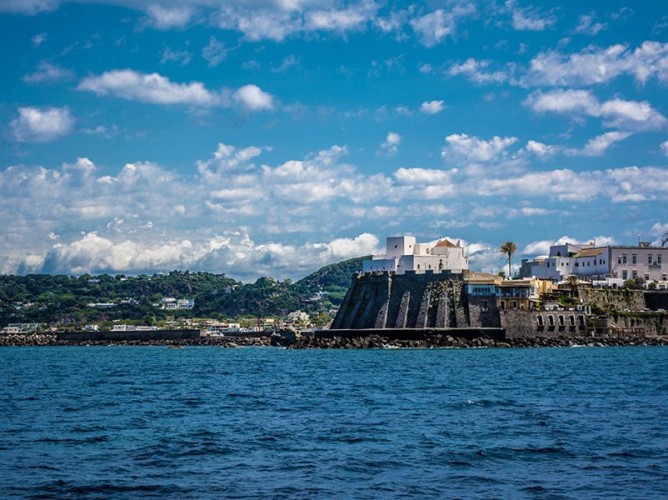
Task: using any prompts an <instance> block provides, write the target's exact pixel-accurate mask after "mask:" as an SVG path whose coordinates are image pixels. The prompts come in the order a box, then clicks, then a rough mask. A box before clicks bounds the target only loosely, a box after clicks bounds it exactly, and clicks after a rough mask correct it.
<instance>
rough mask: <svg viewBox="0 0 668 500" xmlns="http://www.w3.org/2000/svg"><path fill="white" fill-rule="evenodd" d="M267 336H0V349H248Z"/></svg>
mask: <svg viewBox="0 0 668 500" xmlns="http://www.w3.org/2000/svg"><path fill="white" fill-rule="evenodd" d="M270 343H271V342H270V338H269V336H265V337H244V336H234V337H217V336H216V337H213V336H212V337H207V336H203V337H199V338H195V339H179V340H176V339H166V340H165V339H161V340H155V339H139V340H119V341H109V340H92V339H90V340H87V339H83V340H79V341H73V340H59V339H58V338H57V336H56V335H50V334H31V335H3V336H0V347H35V346H82V345H83V346H169V347H185V346H200V347H206V346H209V347H230V348H233V347H250V346H269V345H270Z"/></svg>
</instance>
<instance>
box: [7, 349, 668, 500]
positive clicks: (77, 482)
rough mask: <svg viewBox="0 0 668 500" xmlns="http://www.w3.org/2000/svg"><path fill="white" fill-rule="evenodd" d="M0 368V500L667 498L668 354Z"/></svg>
mask: <svg viewBox="0 0 668 500" xmlns="http://www.w3.org/2000/svg"><path fill="white" fill-rule="evenodd" d="M2 354H3V356H4V358H5V359H4V366H3V370H2V371H0V387H1V388H3V389H2V390H1V391H2V396H1V398H0V400H1V401H2V402H3V403H7V404H3V405H0V407H1V408H0V417H1V418H0V436H2V437H1V438H0V497H11V496H19V497H33V498H67V497H70V498H74V497H89V498H107V497H113V498H136V497H156V498H157V497H160V498H164V497H168V498H220V497H253V498H261V497H268V498H314V497H345V498H378V497H379V496H381V497H415V498H443V497H477V498H488V497H504V498H513V497H539V498H567V497H569V496H583V497H590V498H592V497H594V498H598V497H604V496H610V495H612V496H617V497H635V498H639V497H649V496H657V494H658V493H657V492H666V489H665V484H668V468H667V467H666V465H665V464H666V463H668V429H667V428H666V426H665V425H663V423H665V422H668V405H665V396H666V391H667V390H668V389H667V388H668V386H667V385H666V384H665V382H661V381H660V377H661V376H662V375H661V374H663V373H664V369H665V366H666V365H667V364H668V363H667V362H668V348H665V349H652V348H638V349H615V348H608V349H600V350H595V349H589V348H582V349H544V350H540V349H536V350H521V349H512V350H503V351H500V350H487V351H485V350H476V351H475V352H473V351H464V350H462V351H458V350H422V351H419V350H411V351H402V350H392V351H382V350H375V351H290V350H278V349H244V350H224V349H216V348H200V349H183V350H180V351H179V352H178V355H174V353H173V352H170V351H169V350H167V349H147V348H139V347H138V348H124V349H105V348H96V347H90V348H71V349H59V350H58V349H57V348H40V349H30V348H26V349H22V350H7V351H2ZM56 354H57V355H56ZM72 367H81V369H77V370H73V369H72ZM37 381H39V383H37Z"/></svg>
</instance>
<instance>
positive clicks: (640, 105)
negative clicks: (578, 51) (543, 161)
mask: <svg viewBox="0 0 668 500" xmlns="http://www.w3.org/2000/svg"><path fill="white" fill-rule="evenodd" d="M524 104H525V105H527V106H529V107H530V108H531V109H533V110H534V111H536V112H541V113H543V112H555V113H564V114H570V115H573V116H575V117H578V116H579V115H588V116H594V117H600V118H602V120H603V125H604V126H605V127H608V128H620V129H625V130H630V131H643V130H658V129H661V128H663V127H664V125H665V124H666V118H665V117H664V116H663V115H662V114H661V113H659V112H658V111H657V110H655V109H654V108H652V106H651V105H650V104H649V103H648V102H647V101H641V102H639V101H625V100H623V99H620V98H614V99H610V100H609V101H606V102H604V103H602V104H601V103H600V102H599V101H598V100H597V99H596V97H595V96H594V95H593V94H592V93H591V92H590V91H589V90H572V89H569V90H561V89H557V90H552V91H549V92H541V91H536V92H534V93H533V94H531V95H530V96H529V97H528V98H527V99H526V100H525V101H524Z"/></svg>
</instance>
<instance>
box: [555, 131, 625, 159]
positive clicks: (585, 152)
mask: <svg viewBox="0 0 668 500" xmlns="http://www.w3.org/2000/svg"><path fill="white" fill-rule="evenodd" d="M630 136H631V134H630V133H628V132H606V133H605V134H602V135H599V136H597V137H594V138H593V139H590V140H589V141H588V142H587V144H585V146H584V148H582V149H567V150H566V153H567V154H569V155H572V156H603V155H604V154H605V152H606V151H607V150H608V148H609V147H610V146H612V145H613V144H615V143H616V142H619V141H623V140H624V139H626V138H628V137H630Z"/></svg>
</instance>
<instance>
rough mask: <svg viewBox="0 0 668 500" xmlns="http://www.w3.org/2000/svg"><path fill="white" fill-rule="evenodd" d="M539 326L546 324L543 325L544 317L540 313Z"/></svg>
mask: <svg viewBox="0 0 668 500" xmlns="http://www.w3.org/2000/svg"><path fill="white" fill-rule="evenodd" d="M538 326H544V325H543V317H542V316H541V315H540V314H539V315H538Z"/></svg>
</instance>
